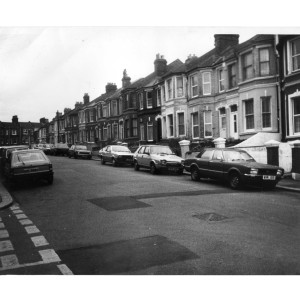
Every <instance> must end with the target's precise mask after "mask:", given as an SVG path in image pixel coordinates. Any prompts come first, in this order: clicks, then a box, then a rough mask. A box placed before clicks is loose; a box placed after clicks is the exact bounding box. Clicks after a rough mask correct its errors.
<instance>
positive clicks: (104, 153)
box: [98, 145, 133, 166]
mask: <svg viewBox="0 0 300 300" xmlns="http://www.w3.org/2000/svg"><path fill="white" fill-rule="evenodd" d="M98 156H99V157H100V159H101V163H102V165H104V164H105V163H106V162H109V163H112V165H113V166H117V165H126V164H127V165H132V157H133V153H132V152H131V151H130V150H129V148H128V147H126V146H121V145H108V146H106V147H104V148H102V149H101V150H100V151H99V154H98Z"/></svg>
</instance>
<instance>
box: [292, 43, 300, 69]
mask: <svg viewBox="0 0 300 300" xmlns="http://www.w3.org/2000/svg"><path fill="white" fill-rule="evenodd" d="M291 50H292V71H297V70H299V69H300V38H298V39H296V40H294V41H292V42H291Z"/></svg>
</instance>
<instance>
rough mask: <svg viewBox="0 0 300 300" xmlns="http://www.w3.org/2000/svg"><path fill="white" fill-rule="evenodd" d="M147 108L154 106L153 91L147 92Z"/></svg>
mask: <svg viewBox="0 0 300 300" xmlns="http://www.w3.org/2000/svg"><path fill="white" fill-rule="evenodd" d="M146 97H147V108H152V91H148V92H146Z"/></svg>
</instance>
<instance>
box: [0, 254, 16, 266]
mask: <svg viewBox="0 0 300 300" xmlns="http://www.w3.org/2000/svg"><path fill="white" fill-rule="evenodd" d="M0 261H1V264H2V268H6V269H7V268H14V267H18V266H19V261H18V258H17V256H16V255H15V254H11V255H5V256H1V257H0Z"/></svg>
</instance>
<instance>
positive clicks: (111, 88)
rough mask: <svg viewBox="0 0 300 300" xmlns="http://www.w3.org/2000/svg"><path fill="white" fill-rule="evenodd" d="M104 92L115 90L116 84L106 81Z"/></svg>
mask: <svg viewBox="0 0 300 300" xmlns="http://www.w3.org/2000/svg"><path fill="white" fill-rule="evenodd" d="M105 90H106V93H111V92H115V91H116V90H117V85H116V84H115V83H111V82H109V83H107V85H106V86H105Z"/></svg>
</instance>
